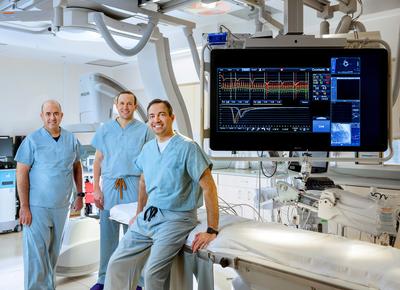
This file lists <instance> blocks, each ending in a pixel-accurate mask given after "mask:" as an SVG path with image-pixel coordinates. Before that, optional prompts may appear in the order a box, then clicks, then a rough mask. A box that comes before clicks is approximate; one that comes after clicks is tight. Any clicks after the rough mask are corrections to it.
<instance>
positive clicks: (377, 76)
mask: <svg viewBox="0 0 400 290" xmlns="http://www.w3.org/2000/svg"><path fill="white" fill-rule="evenodd" d="M387 88H388V60H387V51H386V50H384V49H376V48H375V49H343V48H263V49H215V50H212V52H211V86H210V98H211V100H210V104H211V108H210V117H211V118H210V125H211V127H210V147H211V149H213V150H250V151H251V150H284V151H306V150H313V151H384V150H386V148H387V135H388V132H387V131H388V117H387V93H388V91H387Z"/></svg>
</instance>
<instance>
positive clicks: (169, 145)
mask: <svg viewBox="0 0 400 290" xmlns="http://www.w3.org/2000/svg"><path fill="white" fill-rule="evenodd" d="M178 135H179V133H178V132H175V134H174V135H173V136H172V137H171V138H170V139H169V143H168V144H167V146H166V147H165V148H164V151H163V152H160V148H159V147H158V141H157V138H154V144H155V146H156V150H157V152H158V155H159V156H163V155H164V153H165V152H166V151H169V150H170V149H169V148H172V146H171V144H173V143H175V140H177V137H178ZM165 142H168V140H167V141H165Z"/></svg>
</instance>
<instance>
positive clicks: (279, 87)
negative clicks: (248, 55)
mask: <svg viewBox="0 0 400 290" xmlns="http://www.w3.org/2000/svg"><path fill="white" fill-rule="evenodd" d="M309 78H310V76H309V72H308V71H249V72H243V71H220V72H219V76H218V81H219V86H218V88H219V92H218V93H219V97H220V100H221V101H224V100H227V101H231V100H249V101H251V102H253V103H257V101H267V100H281V101H285V102H294V103H298V102H304V101H308V99H309ZM227 103H229V102H227ZM260 103H267V102H260Z"/></svg>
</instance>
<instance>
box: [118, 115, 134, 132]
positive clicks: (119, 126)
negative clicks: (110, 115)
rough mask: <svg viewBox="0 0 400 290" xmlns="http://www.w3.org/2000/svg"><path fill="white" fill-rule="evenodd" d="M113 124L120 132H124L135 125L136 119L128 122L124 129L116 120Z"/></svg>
mask: <svg viewBox="0 0 400 290" xmlns="http://www.w3.org/2000/svg"><path fill="white" fill-rule="evenodd" d="M114 124H115V126H117V127H118V128H119V129H120V130H122V131H124V130H127V129H128V128H129V127H131V126H133V125H134V124H136V119H135V118H134V119H132V121H131V122H129V123H128V124H126V126H125V127H124V128H122V126H121V124H120V123H119V122H118V121H117V118H115V119H114Z"/></svg>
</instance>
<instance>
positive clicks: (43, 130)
mask: <svg viewBox="0 0 400 290" xmlns="http://www.w3.org/2000/svg"><path fill="white" fill-rule="evenodd" d="M42 134H44V135H45V136H47V137H48V138H50V139H51V140H52V141H53V142H54V143H55V144H58V142H59V141H60V140H61V139H62V136H63V128H61V127H60V135H59V138H58V140H57V141H56V140H55V139H54V137H53V135H51V133H50V132H49V131H47V130H46V128H45V127H42Z"/></svg>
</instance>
